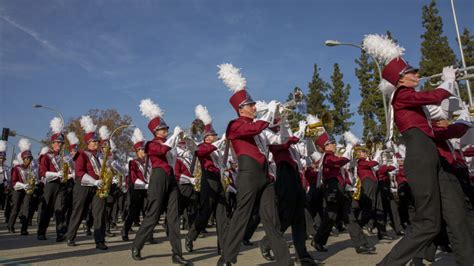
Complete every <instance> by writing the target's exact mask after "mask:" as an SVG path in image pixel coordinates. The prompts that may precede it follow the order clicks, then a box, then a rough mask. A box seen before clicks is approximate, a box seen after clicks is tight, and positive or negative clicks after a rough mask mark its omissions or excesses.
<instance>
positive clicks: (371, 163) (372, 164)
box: [358, 160, 379, 168]
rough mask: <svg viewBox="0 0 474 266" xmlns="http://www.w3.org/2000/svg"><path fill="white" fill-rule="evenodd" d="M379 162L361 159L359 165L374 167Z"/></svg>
mask: <svg viewBox="0 0 474 266" xmlns="http://www.w3.org/2000/svg"><path fill="white" fill-rule="evenodd" d="M378 164H379V163H378V162H376V161H371V160H359V165H358V166H359V167H364V168H365V167H366V168H372V167H375V166H377V165H378Z"/></svg>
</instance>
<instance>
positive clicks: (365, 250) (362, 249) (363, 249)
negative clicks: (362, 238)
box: [355, 244, 375, 254]
mask: <svg viewBox="0 0 474 266" xmlns="http://www.w3.org/2000/svg"><path fill="white" fill-rule="evenodd" d="M355 250H356V252H357V253H358V254H374V252H375V247H371V246H369V245H367V244H364V245H362V246H358V247H356V248H355Z"/></svg>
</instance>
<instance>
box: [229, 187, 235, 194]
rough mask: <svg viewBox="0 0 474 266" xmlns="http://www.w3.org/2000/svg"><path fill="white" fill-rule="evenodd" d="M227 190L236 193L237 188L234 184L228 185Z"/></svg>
mask: <svg viewBox="0 0 474 266" xmlns="http://www.w3.org/2000/svg"><path fill="white" fill-rule="evenodd" d="M227 192H229V193H234V194H236V193H237V190H236V189H235V188H234V187H233V186H228V187H227Z"/></svg>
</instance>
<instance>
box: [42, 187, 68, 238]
mask: <svg viewBox="0 0 474 266" xmlns="http://www.w3.org/2000/svg"><path fill="white" fill-rule="evenodd" d="M65 195H66V184H62V183H61V182H60V181H59V180H54V181H52V182H49V183H47V184H46V186H45V187H44V193H43V197H42V198H43V200H42V203H41V211H40V212H39V214H40V217H41V218H40V222H39V224H38V235H39V236H40V235H43V236H44V235H46V231H47V230H48V226H49V221H51V217H52V215H53V214H54V217H55V220H56V235H57V236H58V237H59V236H63V235H64V234H66V232H67V226H66V218H65V216H64V212H63V211H64V204H65Z"/></svg>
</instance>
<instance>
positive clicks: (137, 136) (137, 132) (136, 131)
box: [132, 127, 145, 144]
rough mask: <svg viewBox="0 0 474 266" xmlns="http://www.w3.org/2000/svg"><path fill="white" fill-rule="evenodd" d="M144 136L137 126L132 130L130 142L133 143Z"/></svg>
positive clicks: (141, 139)
mask: <svg viewBox="0 0 474 266" xmlns="http://www.w3.org/2000/svg"><path fill="white" fill-rule="evenodd" d="M144 139H145V138H144V137H143V133H142V131H141V130H140V129H139V128H138V127H137V128H135V129H134V130H133V135H132V142H133V144H135V143H138V142H140V141H143V140H144Z"/></svg>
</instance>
